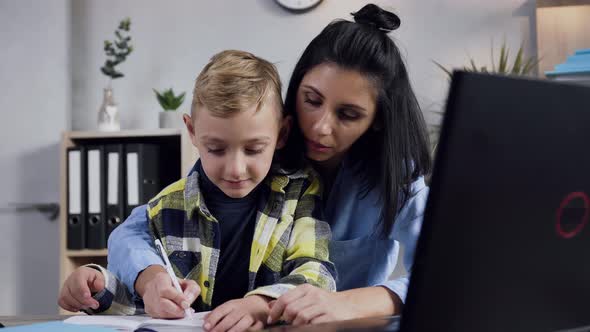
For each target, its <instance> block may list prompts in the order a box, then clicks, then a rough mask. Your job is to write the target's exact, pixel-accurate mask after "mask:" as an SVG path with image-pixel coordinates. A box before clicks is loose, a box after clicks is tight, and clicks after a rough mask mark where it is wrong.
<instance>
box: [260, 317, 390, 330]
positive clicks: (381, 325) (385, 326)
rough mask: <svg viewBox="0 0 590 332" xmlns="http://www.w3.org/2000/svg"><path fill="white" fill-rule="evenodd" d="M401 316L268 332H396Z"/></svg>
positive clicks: (286, 326) (293, 327)
mask: <svg viewBox="0 0 590 332" xmlns="http://www.w3.org/2000/svg"><path fill="white" fill-rule="evenodd" d="M399 321H400V316H393V317H381V318H362V319H352V320H345V321H340V322H333V323H325V324H317V325H304V326H289V325H284V326H276V327H273V328H270V329H268V330H267V331H268V332H337V331H342V332H354V331H359V332H360V331H379V332H395V331H398V329H399Z"/></svg>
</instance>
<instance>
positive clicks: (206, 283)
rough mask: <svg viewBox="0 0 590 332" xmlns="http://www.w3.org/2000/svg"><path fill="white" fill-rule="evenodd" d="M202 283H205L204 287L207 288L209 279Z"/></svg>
mask: <svg viewBox="0 0 590 332" xmlns="http://www.w3.org/2000/svg"><path fill="white" fill-rule="evenodd" d="M203 285H205V287H207V288H209V280H205V282H204V283H203Z"/></svg>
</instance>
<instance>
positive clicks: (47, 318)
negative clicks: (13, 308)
mask: <svg viewBox="0 0 590 332" xmlns="http://www.w3.org/2000/svg"><path fill="white" fill-rule="evenodd" d="M69 317H72V315H23V316H0V323H2V324H3V325H4V326H5V327H9V326H18V325H27V324H35V323H44V322H51V321H56V320H64V319H66V318H69ZM0 331H1V330H0Z"/></svg>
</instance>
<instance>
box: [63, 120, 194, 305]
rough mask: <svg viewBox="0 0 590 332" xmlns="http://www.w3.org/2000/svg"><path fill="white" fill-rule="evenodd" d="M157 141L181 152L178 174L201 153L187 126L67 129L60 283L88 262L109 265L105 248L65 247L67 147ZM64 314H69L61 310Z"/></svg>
mask: <svg viewBox="0 0 590 332" xmlns="http://www.w3.org/2000/svg"><path fill="white" fill-rule="evenodd" d="M141 142H157V143H161V144H164V145H166V146H168V147H170V148H172V149H173V150H174V151H178V153H177V155H178V158H180V170H179V172H180V173H179V174H182V175H183V176H184V175H186V174H188V172H189V171H190V169H191V168H192V166H193V165H194V163H195V161H196V160H197V158H198V153H197V151H196V149H195V148H194V147H193V145H192V143H191V141H190V137H189V135H188V133H187V132H186V130H184V129H147V130H123V131H117V132H99V131H68V132H64V133H63V134H62V139H61V147H60V206H61V207H62V208H61V209H60V210H61V211H60V216H59V223H60V226H59V233H60V240H59V241H60V245H59V246H60V253H59V257H60V278H59V280H60V284H59V287H60V288H61V285H63V282H64V281H65V280H66V279H67V277H68V276H69V275H70V274H71V273H72V272H73V271H74V270H75V269H76V268H77V267H79V266H82V265H84V264H89V263H96V264H101V265H103V266H106V263H107V250H106V249H98V250H91V249H82V250H71V249H68V248H67V246H66V240H67V234H66V232H67V221H68V220H67V213H68V207H67V149H68V148H70V147H75V146H77V145H80V144H89V143H92V144H109V143H141ZM59 310H60V313H61V314H70V312H67V311H65V310H63V309H61V308H60V309H59Z"/></svg>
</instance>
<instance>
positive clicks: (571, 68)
mask: <svg viewBox="0 0 590 332" xmlns="http://www.w3.org/2000/svg"><path fill="white" fill-rule="evenodd" d="M589 73H590V49H582V50H577V51H576V52H575V53H574V55H570V56H568V57H567V59H566V60H565V62H564V63H560V64H558V65H556V66H555V68H554V70H553V71H546V72H545V75H547V76H549V77H551V76H560V75H575V74H584V75H586V74H589Z"/></svg>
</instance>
